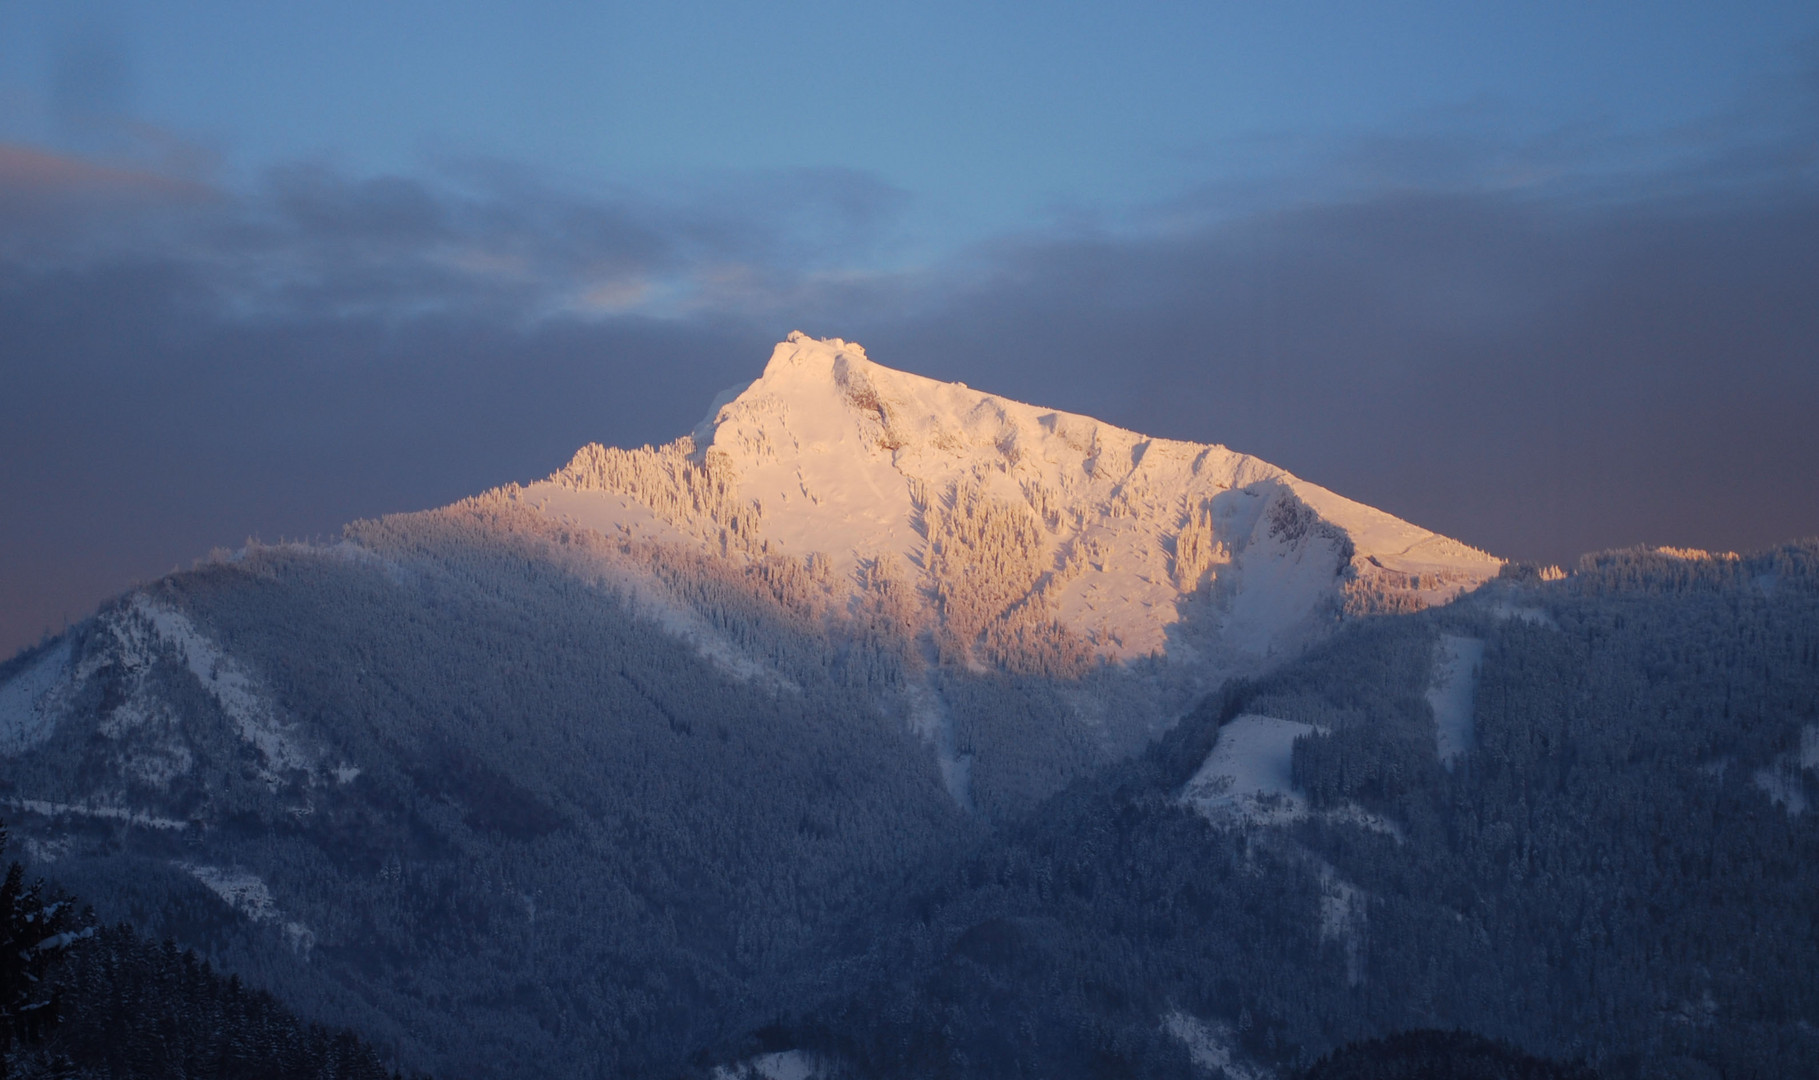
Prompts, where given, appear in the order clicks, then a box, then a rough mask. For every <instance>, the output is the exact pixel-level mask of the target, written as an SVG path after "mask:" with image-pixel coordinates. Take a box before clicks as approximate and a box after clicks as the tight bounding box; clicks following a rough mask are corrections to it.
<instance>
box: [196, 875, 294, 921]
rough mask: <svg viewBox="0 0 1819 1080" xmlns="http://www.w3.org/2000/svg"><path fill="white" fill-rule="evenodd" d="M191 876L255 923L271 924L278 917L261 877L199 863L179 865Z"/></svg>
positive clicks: (276, 908)
mask: <svg viewBox="0 0 1819 1080" xmlns="http://www.w3.org/2000/svg"><path fill="white" fill-rule="evenodd" d="M177 865H178V866H179V867H181V868H182V869H183V870H184V871H185V872H186V873H188V874H189V875H190V876H191V877H193V878H195V879H196V880H197V881H200V882H201V883H202V884H204V885H206V886H208V890H209V891H210V892H212V893H214V894H215V895H216V896H219V897H220V898H221V899H222V900H224V901H226V902H227V906H228V907H231V908H233V909H234V910H235V911H237V912H239V913H240V914H242V915H244V916H246V917H247V918H248V919H249V920H251V921H253V922H270V921H272V920H274V919H276V918H277V917H278V905H277V904H276V903H274V902H273V900H272V892H271V890H270V889H268V888H266V887H265V882H264V881H263V880H261V879H260V878H259V875H257V874H253V873H249V872H247V871H245V870H227V869H223V868H221V867H219V866H203V865H201V864H199V863H178V864H177Z"/></svg>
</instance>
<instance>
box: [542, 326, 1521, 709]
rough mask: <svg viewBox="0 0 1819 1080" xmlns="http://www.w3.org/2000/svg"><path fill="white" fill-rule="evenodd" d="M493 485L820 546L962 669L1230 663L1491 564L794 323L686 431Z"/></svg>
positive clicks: (619, 522) (1296, 487)
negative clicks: (884, 586) (751, 372)
mask: <svg viewBox="0 0 1819 1080" xmlns="http://www.w3.org/2000/svg"><path fill="white" fill-rule="evenodd" d="M508 495H509V497H510V498H512V499H514V500H517V501H520V502H523V503H527V504H530V505H532V506H535V507H537V508H539V509H541V510H542V511H544V512H545V513H547V514H549V515H551V516H552V517H554V518H556V519H558V520H561V521H563V522H565V523H568V524H572V525H574V526H579V527H584V528H589V529H594V530H598V531H600V532H603V533H606V534H608V535H614V536H621V537H627V538H639V539H645V540H650V541H654V542H659V543H666V542H667V543H674V542H685V543H687V544H689V545H692V546H699V547H701V548H702V549H704V550H707V551H710V552H713V553H716V554H722V555H725V556H726V557H729V558H735V559H739V558H753V557H761V556H770V555H784V556H792V557H796V558H806V559H809V560H810V561H816V560H819V561H822V562H823V563H824V566H823V570H824V571H825V572H826V575H827V577H828V579H829V580H830V581H831V582H835V583H838V584H837V585H833V586H831V588H832V589H833V591H834V592H836V593H840V592H844V593H845V596H844V597H843V599H845V600H846V601H847V602H848V603H849V604H858V603H860V602H861V600H862V598H863V595H864V594H865V593H866V591H867V590H868V589H872V588H875V587H878V586H879V583H881V582H882V583H888V584H892V585H896V586H898V589H897V591H898V592H899V594H900V595H901V596H902V597H903V599H904V601H905V603H906V605H907V610H905V612H904V615H905V616H906V617H907V618H909V619H910V620H911V622H912V623H914V624H915V625H916V626H917V627H918V628H920V629H922V630H925V631H927V632H929V633H930V634H932V636H933V638H934V639H935V641H936V642H937V643H938V644H939V646H940V649H941V651H942V655H944V656H949V657H951V658H954V659H958V660H962V661H964V662H965V663H967V664H968V665H970V666H972V667H974V668H975V669H977V668H979V667H981V666H984V667H992V666H997V667H1002V668H1005V669H1008V670H1013V671H1017V670H1041V671H1044V672H1046V673H1051V674H1055V673H1065V671H1066V670H1067V669H1077V668H1078V667H1080V665H1082V664H1084V663H1086V662H1087V661H1089V660H1092V659H1094V658H1103V659H1105V660H1108V661H1132V660H1136V659H1138V658H1141V657H1146V656H1161V657H1165V658H1169V659H1177V660H1179V659H1190V660H1195V661H1199V662H1204V661H1207V660H1214V661H1223V662H1218V663H1216V666H1219V667H1221V668H1225V667H1229V666H1231V665H1233V664H1237V665H1238V666H1243V664H1242V661H1244V660H1245V659H1246V658H1253V657H1262V656H1266V655H1269V654H1271V653H1274V652H1278V651H1280V650H1282V649H1283V648H1285V647H1288V646H1292V645H1295V644H1297V643H1301V642H1304V641H1306V640H1308V639H1309V637H1310V635H1313V634H1317V633H1318V632H1319V630H1320V629H1321V628H1322V627H1324V626H1326V625H1329V624H1330V623H1332V622H1333V621H1335V620H1336V619H1337V618H1338V617H1341V616H1343V615H1345V614H1361V613H1368V612H1375V611H1386V610H1396V611H1407V610H1415V609H1418V608H1422V607H1426V606H1429V605H1431V604H1435V603H1443V602H1445V601H1447V600H1450V599H1452V598H1453V597H1455V596H1457V595H1459V594H1460V593H1462V592H1464V591H1467V590H1469V589H1471V588H1474V587H1475V586H1477V585H1478V584H1480V583H1482V582H1483V581H1485V580H1486V579H1488V578H1490V577H1493V576H1495V575H1496V573H1497V572H1498V569H1499V567H1500V566H1501V560H1499V559H1497V558H1495V557H1493V556H1490V555H1487V554H1485V553H1484V552H1482V551H1478V550H1476V549H1473V548H1470V547H1467V546H1466V545H1464V544H1461V543H1459V542H1458V541H1455V540H1451V539H1448V538H1446V537H1444V536H1440V535H1437V534H1435V533H1432V532H1429V531H1428V530H1426V529H1422V528H1420V527H1418V526H1415V525H1411V524H1409V523H1408V522H1405V521H1402V520H1400V519H1398V518H1395V517H1392V516H1391V515H1389V514H1386V513H1383V512H1381V511H1379V510H1375V509H1372V508H1371V507H1368V506H1365V505H1362V504H1360V503H1356V502H1353V501H1351V500H1349V499H1346V498H1343V497H1341V496H1339V495H1336V494H1334V493H1333V492H1331V491H1328V490H1326V489H1325V488H1322V487H1319V486H1318V485H1315V484H1311V483H1308V482H1307V481H1305V480H1301V479H1299V478H1297V477H1295V476H1293V475H1291V474H1289V473H1288V472H1286V471H1284V470H1282V469H1279V468H1277V467H1276V466H1273V465H1270V464H1268V463H1266V462H1263V461H1260V460H1258V459H1257V458H1254V457H1251V456H1249V455H1247V454H1241V453H1236V452H1234V451H1231V450H1228V449H1226V448H1225V447H1223V446H1218V445H1207V444H1201V443H1190V442H1180V441H1176V440H1172V439H1158V438H1150V437H1148V436H1145V435H1140V434H1137V433H1136V432H1131V431H1126V430H1124V429H1122V428H1117V427H1114V426H1112V425H1110V424H1106V423H1103V422H1101V421H1098V420H1095V419H1093V418H1091V417H1087V416H1080V415H1075V414H1072V413H1064V412H1059V411H1056V410H1053V409H1045V408H1041V407H1038V406H1034V405H1026V404H1023V403H1021V402H1017V401H1011V400H1008V399H1006V398H1002V397H998V396H997V395H994V394H990V393H986V392H984V391H981V390H976V389H973V388H971V387H969V386H967V385H966V384H965V383H944V382H939V381H937V380H934V379H928V378H924V377H922V376H918V375H912V374H910V373H908V372H903V371H896V370H893V369H891V368H887V367H884V366H882V365H880V364H877V363H874V362H873V361H872V360H871V359H869V358H868V357H867V356H866V354H865V350H864V349H863V348H861V347H860V346H859V345H856V344H853V343H850V342H846V341H842V340H840V339H838V338H831V339H826V340H818V339H815V338H811V337H808V336H806V335H804V334H802V333H800V332H798V333H793V334H791V335H790V336H789V339H788V340H786V341H784V342H781V343H779V344H778V345H777V347H776V349H775V351H774V352H773V353H772V355H771V359H770V363H769V364H767V365H766V366H765V369H764V374H763V375H762V376H761V377H760V378H759V379H758V380H757V381H755V382H753V383H751V384H750V385H748V386H746V387H744V388H743V389H741V390H737V391H736V392H735V391H728V392H727V393H725V394H723V395H721V397H720V399H719V400H718V401H716V402H715V403H714V405H713V407H712V408H711V409H710V411H709V414H708V416H707V417H706V418H705V419H704V420H703V421H702V422H701V424H700V425H698V426H697V427H696V429H695V431H694V432H693V434H692V435H690V436H686V437H684V438H681V439H678V440H677V441H675V442H672V443H670V444H668V445H666V446H663V447H659V448H655V449H653V448H650V447H646V448H644V449H641V450H617V449H610V448H606V447H602V446H599V445H590V446H587V447H584V448H582V450H581V451H580V452H579V453H577V454H576V455H575V457H574V460H573V461H571V462H570V463H569V465H568V466H567V467H566V468H564V469H562V470H561V471H559V472H557V473H556V474H555V475H553V476H551V477H550V478H549V479H548V480H545V481H542V482H540V483H535V484H531V485H529V486H528V487H524V488H518V489H512V490H511V491H509V492H508ZM1057 669H1059V670H1057Z"/></svg>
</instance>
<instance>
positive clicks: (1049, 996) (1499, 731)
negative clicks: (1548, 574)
mask: <svg viewBox="0 0 1819 1080" xmlns="http://www.w3.org/2000/svg"><path fill="white" fill-rule="evenodd" d="M1447 636H1454V637H1465V638H1470V639H1475V640H1480V641H1482V642H1483V643H1484V652H1483V660H1482V666H1481V668H1480V670H1479V671H1478V673H1477V676H1476V690H1475V694H1474V695H1473V701H1474V702H1475V715H1474V716H1473V718H1472V719H1473V721H1474V722H1473V725H1472V726H1473V729H1474V730H1473V740H1472V745H1471V747H1470V748H1469V749H1468V750H1467V751H1466V752H1465V753H1464V754H1462V755H1461V756H1459V757H1458V758H1455V759H1454V760H1453V761H1452V764H1451V768H1448V767H1447V766H1446V765H1445V764H1443V763H1442V761H1441V759H1440V757H1439V755H1438V753H1437V744H1438V737H1439V731H1438V729H1437V724H1436V720H1437V717H1436V713H1435V710H1434V708H1433V706H1432V704H1431V700H1430V697H1429V693H1430V691H1431V690H1432V689H1433V684H1434V680H1435V677H1436V674H1437V668H1439V667H1441V666H1442V665H1443V662H1444V658H1445V655H1446V653H1445V650H1444V648H1443V641H1444V639H1445V638H1446V637H1447ZM1258 714H1268V715H1274V716H1280V717H1293V718H1299V719H1301V720H1304V721H1306V722H1308V723H1310V724H1315V725H1317V728H1316V729H1315V731H1313V732H1312V733H1310V734H1308V735H1306V736H1304V737H1303V738H1301V739H1299V740H1297V741H1296V743H1295V744H1294V752H1293V762H1292V769H1293V775H1294V778H1295V780H1296V782H1297V784H1298V786H1299V789H1300V790H1299V792H1298V793H1297V794H1298V796H1299V797H1300V798H1301V799H1302V800H1303V805H1302V807H1301V809H1300V810H1299V811H1298V812H1283V813H1280V814H1275V815H1260V814H1259V813H1257V812H1256V808H1255V807H1254V806H1253V807H1251V808H1250V810H1249V811H1247V810H1246V809H1245V808H1243V807H1238V808H1218V807H1214V808H1210V809H1208V808H1203V807H1199V806H1196V805H1194V804H1192V803H1190V802H1188V801H1186V800H1183V799H1182V798H1181V797H1180V794H1181V792H1182V791H1183V788H1184V785H1186V784H1187V782H1188V781H1189V779H1190V778H1191V777H1193V776H1194V775H1195V773H1196V771H1197V770H1199V769H1200V767H1201V764H1202V762H1203V761H1204V760H1205V759H1206V758H1207V756H1208V754H1209V752H1210V751H1212V750H1213V748H1214V747H1215V745H1216V743H1217V740H1218V739H1219V736H1220V728H1221V725H1222V724H1225V723H1228V722H1230V721H1232V720H1233V719H1235V718H1237V717H1239V716H1241V715H1258ZM1816 725H1819V545H1816V544H1807V545H1801V546H1791V547H1788V548H1785V549H1782V550H1780V551H1777V552H1773V553H1771V554H1768V555H1764V556H1761V557H1757V558H1751V559H1741V560H1739V559H1735V558H1734V557H1733V558H1708V557H1697V556H1689V555H1687V554H1685V553H1660V552H1628V553H1616V554H1612V555H1606V556H1600V557H1597V558H1594V559H1590V560H1588V561H1587V563H1586V564H1585V566H1583V567H1582V568H1581V570H1580V572H1578V573H1577V574H1575V575H1573V576H1571V577H1569V578H1567V579H1566V580H1564V581H1554V582H1541V581H1538V580H1530V581H1526V582H1524V581H1521V580H1506V581H1504V582H1501V583H1499V584H1498V585H1497V586H1495V587H1493V588H1491V589H1488V590H1486V591H1485V592H1484V593H1483V594H1481V595H1480V596H1478V597H1476V598H1474V600H1472V601H1470V602H1467V603H1461V604H1457V605H1454V606H1452V607H1450V608H1447V609H1444V610H1441V611H1436V612H1430V613H1426V614H1422V615H1416V616H1397V617H1385V618H1379V619H1374V620H1367V621H1365V622H1362V623H1359V624H1356V625H1354V626H1353V627H1351V629H1350V631H1349V632H1346V633H1342V634H1341V635H1339V636H1338V637H1337V638H1335V639H1334V640H1333V641H1332V642H1331V643H1329V644H1328V645H1327V646H1325V647H1322V648H1320V649H1318V650H1316V651H1314V652H1313V653H1311V654H1310V655H1308V656H1307V657H1306V658H1304V659H1302V660H1300V661H1298V662H1296V663H1294V664H1291V665H1288V666H1287V667H1285V668H1284V669H1282V670H1281V671H1279V672H1277V673H1276V674H1274V675H1272V676H1270V677H1267V678H1265V679H1262V680H1260V681H1256V682H1248V683H1240V684H1234V685H1232V686H1230V687H1228V688H1227V690H1226V691H1225V692H1224V694H1222V695H1220V696H1218V697H1216V698H1214V699H1211V700H1209V701H1208V702H1207V704H1206V705H1205V706H1204V707H1203V708H1202V709H1201V710H1199V711H1198V712H1197V713H1196V714H1195V715H1193V716H1191V717H1189V718H1188V719H1187V720H1185V721H1184V722H1183V723H1182V724H1181V725H1179V726H1178V727H1177V728H1176V729H1175V730H1174V731H1173V732H1171V733H1170V734H1169V735H1168V736H1167V737H1166V738H1165V739H1164V740H1162V741H1161V742H1160V743H1159V744H1158V745H1157V746H1156V747H1154V748H1153V750H1152V751H1151V752H1149V753H1147V754H1145V755H1144V756H1143V757H1142V758H1140V759H1138V760H1135V761H1132V762H1130V763H1127V764H1124V765H1119V766H1115V767H1112V768H1110V769H1108V770H1106V771H1105V772H1104V773H1103V774H1102V775H1100V776H1097V777H1095V778H1093V779H1091V780H1088V781H1084V782H1081V783H1079V784H1076V785H1075V786H1073V787H1072V788H1070V789H1069V790H1068V791H1067V792H1065V793H1063V794H1062V795H1060V796H1058V797H1056V798H1055V799H1053V800H1051V801H1049V802H1048V803H1046V804H1044V805H1043V806H1042V807H1040V808H1039V809H1038V810H1037V811H1036V812H1035V813H1033V814H1031V815H1030V816H1029V817H1028V818H1027V819H1025V820H1023V821H1022V822H1020V823H1019V824H1018V825H1017V826H1016V827H1014V828H1011V829H1007V830H1004V831H1003V832H1001V833H999V834H997V835H994V836H991V837H988V838H985V839H983V840H981V841H980V842H979V844H978V845H977V847H976V848H975V849H974V850H972V851H970V852H967V853H965V854H963V855H960V856H957V857H955V858H954V859H952V860H950V861H948V862H946V863H944V864H942V865H940V866H937V867H931V868H930V869H929V870H928V872H927V873H926V875H925V876H924V877H923V878H922V879H921V880H920V881H919V883H918V885H917V887H916V888H915V889H913V890H910V891H909V892H908V893H906V895H905V897H904V899H903V901H902V903H901V904H900V905H898V907H897V909H896V920H897V930H896V931H895V932H894V933H893V934H891V935H885V936H881V937H880V939H879V942H878V944H877V945H876V946H875V947H874V950H873V952H872V953H871V954H870V958H869V961H868V962H867V963H866V964H863V965H858V966H856V967H855V968H854V969H853V970H854V971H856V972H860V971H862V972H864V973H865V974H863V975H859V976H858V978H859V979H860V981H861V982H862V983H863V988H862V989H860V990H858V991H857V992H855V994H854V995H853V996H852V997H851V998H849V999H848V1001H847V1003H846V1004H845V1005H843V1006H841V1007H839V1008H835V1009H831V1010H823V1011H811V1012H806V1013H803V1014H798V1015H796V1016H793V1017H789V1018H785V1019H784V1020H783V1021H782V1025H781V1026H782V1027H783V1028H785V1029H787V1030H788V1031H789V1032H790V1035H791V1038H792V1039H793V1041H794V1044H795V1045H798V1046H800V1047H802V1048H805V1050H806V1051H807V1052H812V1053H813V1054H814V1055H815V1060H817V1061H821V1062H827V1063H841V1065H842V1066H843V1067H844V1068H845V1069H846V1070H847V1071H846V1072H844V1073H843V1075H852V1076H867V1077H885V1076H905V1077H908V1076H932V1075H942V1076H978V1077H988V1076H989V1077H1004V1076H1080V1077H1086V1076H1106V1075H1144V1076H1169V1075H1179V1076H1191V1075H1205V1074H1208V1073H1212V1072H1215V1071H1217V1070H1219V1069H1223V1070H1224V1071H1225V1072H1226V1074H1227V1075H1232V1076H1262V1075H1267V1074H1268V1073H1269V1072H1271V1071H1283V1070H1289V1069H1292V1068H1294V1067H1296V1066H1297V1065H1298V1064H1299V1065H1306V1064H1309V1063H1311V1062H1312V1061H1313V1059H1314V1058H1316V1057H1317V1056H1319V1055H1320V1054H1322V1053H1324V1052H1326V1051H1327V1050H1329V1049H1331V1048H1332V1047H1333V1046H1335V1045H1336V1044H1339V1043H1343V1042H1347V1041H1350V1040H1356V1039H1363V1038H1367V1037H1371V1036H1377V1035H1382V1034H1384V1033H1387V1032H1395V1031H1400V1030H1406V1029H1411V1028H1455V1027H1457V1028H1463V1029H1467V1030H1472V1031H1477V1032H1481V1033H1484V1034H1486V1035H1490V1036H1495V1037H1497V1038H1501V1039H1506V1040H1508V1041H1509V1042H1510V1043H1512V1044H1514V1045H1515V1046H1518V1047H1521V1048H1523V1049H1525V1050H1527V1051H1529V1052H1533V1053H1540V1054H1545V1055H1548V1056H1552V1057H1558V1058H1560V1059H1576V1058H1583V1059H1585V1060H1587V1061H1588V1062H1589V1063H1590V1064H1592V1065H1594V1066H1596V1067H1597V1068H1598V1069H1599V1070H1600V1072H1601V1073H1602V1074H1603V1075H1606V1076H1611V1077H1626V1076H1638V1077H1639V1076H1662V1075H1674V1076H1719V1075H1722V1076H1763V1077H1770V1076H1796V1075H1814V1074H1816V1073H1819V1028H1816V1027H1815V1023H1816V1022H1819V978H1815V976H1814V972H1815V971H1819V924H1816V923H1815V921H1814V918H1813V913H1814V910H1815V909H1814V897H1815V895H1819V894H1816V892H1815V890H1816V889H1819V877H1816V876H1815V870H1814V867H1815V866H1819V821H1816V819H1815V815H1813V814H1812V813H1810V812H1808V811H1807V810H1806V809H1805V808H1806V806H1808V805H1809V804H1810V803H1811V802H1812V800H1813V799H1814V797H1815V796H1819V790H1816V784H1815V781H1816V780H1819V777H1815V774H1814V768H1815V766H1816V765H1819V755H1815V754H1814V753H1813V746H1814V742H1815V733H1816V730H1819V729H1816ZM775 1044H776V1041H775V1040H774V1039H773V1045H775ZM827 1068H829V1069H830V1070H832V1069H833V1066H831V1065H830V1066H827Z"/></svg>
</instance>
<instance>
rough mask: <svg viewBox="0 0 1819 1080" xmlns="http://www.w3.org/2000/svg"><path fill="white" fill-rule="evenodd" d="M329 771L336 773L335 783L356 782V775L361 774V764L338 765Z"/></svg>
mask: <svg viewBox="0 0 1819 1080" xmlns="http://www.w3.org/2000/svg"><path fill="white" fill-rule="evenodd" d="M329 771H330V772H331V773H333V774H334V777H335V783H337V784H351V783H353V782H354V778H355V777H356V776H359V775H360V766H358V765H337V766H335V767H334V768H333V769H331V770H329Z"/></svg>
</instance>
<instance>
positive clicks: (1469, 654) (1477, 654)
mask: <svg viewBox="0 0 1819 1080" xmlns="http://www.w3.org/2000/svg"><path fill="white" fill-rule="evenodd" d="M1483 662H1484V642H1483V641H1482V640H1480V639H1478V638H1467V637H1456V636H1454V635H1452V634H1442V635H1440V658H1439V661H1438V662H1437V663H1436V664H1435V665H1434V681H1433V684H1432V685H1431V686H1429V687H1428V691H1427V703H1428V704H1429V705H1431V706H1432V707H1433V709H1434V740H1435V746H1434V748H1435V751H1436V752H1437V753H1438V754H1439V755H1440V763H1441V764H1442V765H1445V766H1446V767H1447V768H1448V769H1451V768H1452V767H1453V760H1454V759H1455V758H1457V757H1458V756H1459V755H1461V754H1463V753H1465V752H1466V751H1468V750H1470V749H1471V748H1472V697H1473V695H1474V694H1475V693H1476V692H1477V690H1478V668H1479V666H1480V665H1481V664H1482V663H1483Z"/></svg>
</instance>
